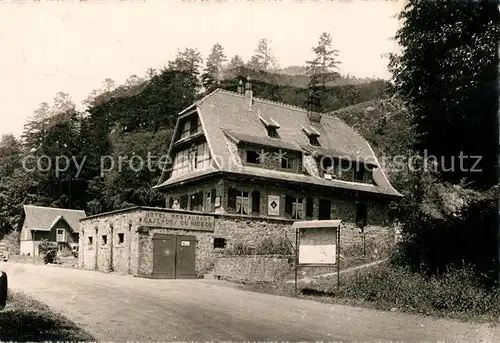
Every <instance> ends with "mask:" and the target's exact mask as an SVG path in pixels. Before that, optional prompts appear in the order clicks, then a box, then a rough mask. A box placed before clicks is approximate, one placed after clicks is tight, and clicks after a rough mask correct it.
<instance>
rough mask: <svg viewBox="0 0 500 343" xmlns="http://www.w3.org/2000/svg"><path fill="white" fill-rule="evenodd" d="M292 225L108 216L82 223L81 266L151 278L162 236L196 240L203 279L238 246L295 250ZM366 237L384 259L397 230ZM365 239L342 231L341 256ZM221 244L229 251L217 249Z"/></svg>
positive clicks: (150, 211) (191, 216) (226, 218)
mask: <svg viewBox="0 0 500 343" xmlns="http://www.w3.org/2000/svg"><path fill="white" fill-rule="evenodd" d="M172 218H176V219H175V220H174V221H175V223H176V224H171V223H173V222H172ZM186 218H188V219H186ZM292 223H293V221H291V220H286V219H276V218H262V217H259V218H256V217H251V216H246V217H245V216H238V215H228V214H213V213H212V214H207V213H203V212H193V211H182V210H171V209H162V208H141V207H136V208H130V209H125V210H121V211H115V212H108V213H103V214H101V215H97V216H92V217H87V218H85V219H83V220H82V221H81V225H80V241H79V246H80V249H79V254H78V266H79V267H80V268H84V269H93V270H100V271H115V272H119V273H123V274H132V275H135V276H144V277H149V276H151V274H152V272H153V237H154V234H155V233H160V234H171V235H185V236H195V237H196V272H197V273H198V274H200V273H203V272H204V271H207V270H210V269H212V268H213V267H214V264H215V263H216V259H217V258H218V257H221V256H224V255H227V254H228V252H230V251H231V249H232V248H233V247H234V246H235V245H236V244H242V245H245V246H248V247H251V248H255V247H256V246H257V245H258V244H259V242H260V241H262V240H263V239H266V238H267V239H270V240H271V241H274V242H276V241H285V242H290V243H291V244H292V246H293V247H294V246H295V232H294V230H292V229H291V226H292ZM364 236H365V246H366V247H367V251H369V252H370V253H377V254H379V253H381V252H383V251H385V250H387V249H388V247H389V246H390V245H391V244H393V242H394V230H391V229H389V228H387V227H378V226H369V227H366V228H365V233H364ZM362 237H363V234H360V233H359V229H357V228H355V227H354V225H352V224H349V223H346V224H345V225H344V226H343V229H342V230H341V256H343V257H348V256H351V255H353V256H354V255H358V254H360V253H362V246H363V245H362V242H363V241H362ZM221 239H223V240H224V242H225V247H224V248H218V247H216V246H215V244H214V242H215V240H217V241H218V242H220V240H221ZM286 244H289V243H286ZM292 251H293V249H292Z"/></svg>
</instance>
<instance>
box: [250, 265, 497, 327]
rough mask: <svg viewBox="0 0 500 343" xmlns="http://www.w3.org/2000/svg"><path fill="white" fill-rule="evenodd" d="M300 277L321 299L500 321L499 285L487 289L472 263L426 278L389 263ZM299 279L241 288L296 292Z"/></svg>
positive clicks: (304, 294)
mask: <svg viewBox="0 0 500 343" xmlns="http://www.w3.org/2000/svg"><path fill="white" fill-rule="evenodd" d="M336 281H337V278H336V276H332V277H323V278H317V279H312V280H310V282H307V283H304V282H299V284H298V296H299V297H301V298H307V299H314V300H318V301H321V302H328V303H337V304H343V305H353V306H363V307H368V308H375V309H379V310H386V311H401V312H408V313H413V314H423V315H433V316H438V317H447V318H454V319H459V320H465V321H476V322H492V323H498V322H499V319H500V289H498V288H497V289H485V288H484V287H483V286H481V284H480V283H479V281H478V280H477V279H476V277H475V276H474V272H473V270H472V269H470V268H462V269H455V270H450V271H449V272H448V273H446V274H445V275H443V276H441V277H426V276H424V275H422V274H418V273H413V272H410V271H409V270H407V269H405V268H400V267H394V266H390V265H387V264H382V265H379V266H375V267H372V268H370V269H368V270H363V271H359V272H357V273H355V274H352V275H347V276H346V275H342V276H341V282H340V289H339V290H337V282H336ZM294 287H295V286H294V284H293V283H292V284H285V283H280V284H258V285H254V284H246V285H240V288H243V289H245V290H249V291H256V292H262V293H268V294H275V295H284V296H295V288H294Z"/></svg>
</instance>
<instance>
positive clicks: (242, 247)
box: [225, 242, 253, 256]
mask: <svg viewBox="0 0 500 343" xmlns="http://www.w3.org/2000/svg"><path fill="white" fill-rule="evenodd" d="M225 254H226V255H236V256H241V255H252V254H253V249H252V248H251V247H249V246H248V245H246V244H244V243H243V242H236V243H234V244H233V246H232V247H231V249H229V250H226V252H225Z"/></svg>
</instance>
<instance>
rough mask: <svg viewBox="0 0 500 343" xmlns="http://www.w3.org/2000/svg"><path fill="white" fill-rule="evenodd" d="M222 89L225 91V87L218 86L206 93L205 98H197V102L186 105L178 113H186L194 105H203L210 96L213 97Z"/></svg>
mask: <svg viewBox="0 0 500 343" xmlns="http://www.w3.org/2000/svg"><path fill="white" fill-rule="evenodd" d="M220 91H224V90H223V89H221V88H217V89H215V90H214V91H212V92H210V93H208V94H207V95H205V96H204V97H203V98H201V99H200V100H197V101H195V102H193V103H192V104H191V105H189V106H188V107H186V108H185V109H183V110H182V111H180V112H179V113H178V114H177V115H178V116H180V115H181V114H184V113H186V112H187V111H188V110H190V109H191V108H193V107H197V106H199V105H201V104H202V103H204V102H205V101H206V100H207V99H208V98H210V97H212V96H213V95H214V94H215V93H218V92H220Z"/></svg>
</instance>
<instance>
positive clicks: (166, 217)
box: [142, 211, 215, 231]
mask: <svg viewBox="0 0 500 343" xmlns="http://www.w3.org/2000/svg"><path fill="white" fill-rule="evenodd" d="M142 225H144V226H152V227H161V228H168V229H186V230H198V231H214V227H215V219H214V217H212V216H200V215H196V214H185V213H175V212H152V211H147V212H144V218H143V222H142Z"/></svg>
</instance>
